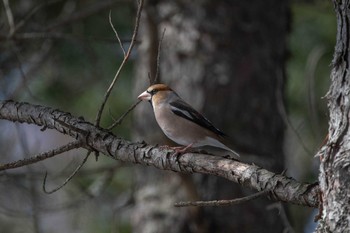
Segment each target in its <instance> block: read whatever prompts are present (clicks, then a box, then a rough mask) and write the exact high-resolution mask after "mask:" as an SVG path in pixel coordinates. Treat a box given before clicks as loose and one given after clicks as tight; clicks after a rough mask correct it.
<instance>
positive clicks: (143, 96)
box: [137, 91, 152, 100]
mask: <svg viewBox="0 0 350 233" xmlns="http://www.w3.org/2000/svg"><path fill="white" fill-rule="evenodd" d="M137 98H138V99H139V100H151V98H152V96H151V94H150V93H148V92H147V91H144V92H142V93H141V94H140V95H139V96H138V97H137Z"/></svg>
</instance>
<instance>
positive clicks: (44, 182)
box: [43, 151, 91, 194]
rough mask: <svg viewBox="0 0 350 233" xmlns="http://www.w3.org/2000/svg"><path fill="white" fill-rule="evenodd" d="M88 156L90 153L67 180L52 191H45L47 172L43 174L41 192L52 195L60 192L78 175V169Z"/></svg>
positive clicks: (89, 152)
mask: <svg viewBox="0 0 350 233" xmlns="http://www.w3.org/2000/svg"><path fill="white" fill-rule="evenodd" d="M90 154H91V151H88V152H87V154H86V156H85V158H84V160H83V161H82V162H81V163H80V164H79V166H78V167H77V168H76V169H75V170H74V172H73V173H72V174H71V175H70V176H68V178H67V179H66V180H65V181H64V182H63V183H62V184H61V185H59V186H58V187H56V188H54V189H52V190H51V191H47V190H46V178H47V172H45V177H44V181H43V191H44V193H46V194H52V193H54V192H56V191H58V190H60V189H61V188H62V187H64V186H65V185H66V184H67V183H68V182H69V181H70V180H71V179H72V178H73V177H74V176H75V175H76V174H77V173H78V171H79V170H80V168H82V167H83V165H84V164H85V163H86V161H87V159H88V158H89V156H90Z"/></svg>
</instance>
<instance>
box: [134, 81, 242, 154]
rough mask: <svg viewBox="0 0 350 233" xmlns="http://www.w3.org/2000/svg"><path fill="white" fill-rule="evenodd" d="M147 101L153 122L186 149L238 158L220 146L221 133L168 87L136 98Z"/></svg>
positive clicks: (152, 89)
mask: <svg viewBox="0 0 350 233" xmlns="http://www.w3.org/2000/svg"><path fill="white" fill-rule="evenodd" d="M138 99H141V100H148V101H150V102H151V104H152V107H153V111H154V115H155V118H156V121H157V123H158V125H159V126H160V128H161V129H162V131H163V132H164V134H165V135H166V136H167V137H168V138H169V139H171V140H173V141H174V142H176V143H177V144H180V145H182V146H185V148H186V149H187V148H188V147H203V146H210V147H216V148H221V149H223V150H226V151H230V152H231V153H233V154H236V155H238V154H237V153H236V152H234V151H233V150H231V149H230V148H229V147H227V146H226V145H225V143H224V140H225V139H224V137H225V134H224V133H223V132H221V131H220V130H219V129H217V128H215V127H214V126H213V125H212V123H211V122H210V121H209V120H207V119H206V118H205V117H204V116H203V115H201V114H200V113H198V112H197V111H196V110H194V109H193V108H192V107H191V106H190V105H189V104H187V103H186V102H185V101H184V100H182V99H181V98H180V97H179V96H178V95H177V94H176V93H175V92H174V91H173V90H172V89H171V88H169V87H168V86H166V85H164V84H155V85H152V86H150V87H149V88H148V89H147V90H146V91H144V92H143V93H141V94H140V95H139V96H138Z"/></svg>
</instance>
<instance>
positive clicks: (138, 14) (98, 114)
mask: <svg viewBox="0 0 350 233" xmlns="http://www.w3.org/2000/svg"><path fill="white" fill-rule="evenodd" d="M142 7H143V0H140V1H139V3H138V7H137V14H136V20H135V27H134V32H133V34H132V38H131V42H130V45H129V48H128V50H127V52H126V53H125V51H124V48H123V45H122V44H121V40H120V38H119V36H118V33H116V36H117V38H118V41H119V43H120V46H121V47H122V50H123V52H124V59H123V61H122V63H121V64H120V66H119V68H118V70H117V73H116V74H115V76H114V78H113V81H112V82H111V84H110V86H109V87H108V89H107V91H106V93H105V96H104V98H103V101H102V103H101V105H100V109H99V110H98V112H97V115H96V120H95V125H100V121H101V116H102V112H103V109H104V107H105V105H106V102H107V100H108V98H109V96H110V94H111V92H112V90H113V87H114V85H115V83H116V82H117V80H118V78H119V75H120V72H121V70H122V69H123V67H124V65H125V63H126V62H127V61H128V60H129V57H130V54H131V51H132V49H133V48H134V46H135V42H136V36H137V33H138V31H139V25H140V18H141V12H142ZM112 25H113V24H112ZM112 28H113V30H114V32H116V30H115V28H114V27H112Z"/></svg>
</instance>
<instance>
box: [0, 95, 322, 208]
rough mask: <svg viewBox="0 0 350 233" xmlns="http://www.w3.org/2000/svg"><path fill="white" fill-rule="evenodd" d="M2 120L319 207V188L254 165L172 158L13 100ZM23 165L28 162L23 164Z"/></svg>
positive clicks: (4, 104) (0, 106) (0, 105)
mask: <svg viewBox="0 0 350 233" xmlns="http://www.w3.org/2000/svg"><path fill="white" fill-rule="evenodd" d="M0 119H6V120H9V121H12V122H20V123H28V124H35V125H37V126H40V127H43V130H46V129H54V130H57V131H58V132H60V133H63V134H66V135H69V136H71V137H72V138H74V139H76V140H79V141H81V147H83V148H86V149H88V150H94V151H98V152H101V153H103V154H105V155H107V156H110V157H111V158H113V159H117V160H120V161H124V162H131V163H135V164H141V165H144V166H153V167H155V168H158V169H161V170H170V171H174V172H180V173H203V174H210V175H215V176H220V177H223V178H225V179H228V180H230V181H233V182H236V183H240V184H241V185H243V186H246V187H250V188H253V189H256V190H266V189H269V190H271V198H273V199H276V200H280V201H286V202H291V203H294V204H299V205H306V206H312V207H315V206H317V204H318V199H317V195H318V186H317V185H313V184H303V183H299V182H297V181H295V180H294V179H292V178H289V177H285V176H283V175H278V174H275V173H272V172H269V171H267V170H265V169H263V168H260V167H257V166H255V165H248V164H244V163H242V162H238V161H234V160H230V159H225V158H222V157H218V156H212V155H205V154H194V153H186V154H183V155H181V156H173V154H174V151H172V150H167V149H164V148H160V147H158V146H155V145H147V144H146V143H144V142H137V143H133V142H130V141H127V140H124V139H121V138H118V137H117V136H115V135H113V134H112V133H110V132H107V131H106V130H104V129H101V128H98V127H96V126H94V125H93V124H92V123H90V122H87V121H85V120H84V119H82V118H81V117H79V118H78V117H74V116H72V115H71V114H69V113H66V112H62V111H60V110H57V109H52V108H49V107H43V106H39V105H31V104H28V103H19V102H14V101H0ZM79 145H80V144H79ZM23 165H28V163H26V162H24V163H23ZM4 166H5V167H4ZM4 168H5V169H6V165H4V164H2V165H1V170H4ZM8 168H11V167H8ZM172 204H173V203H172Z"/></svg>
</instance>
